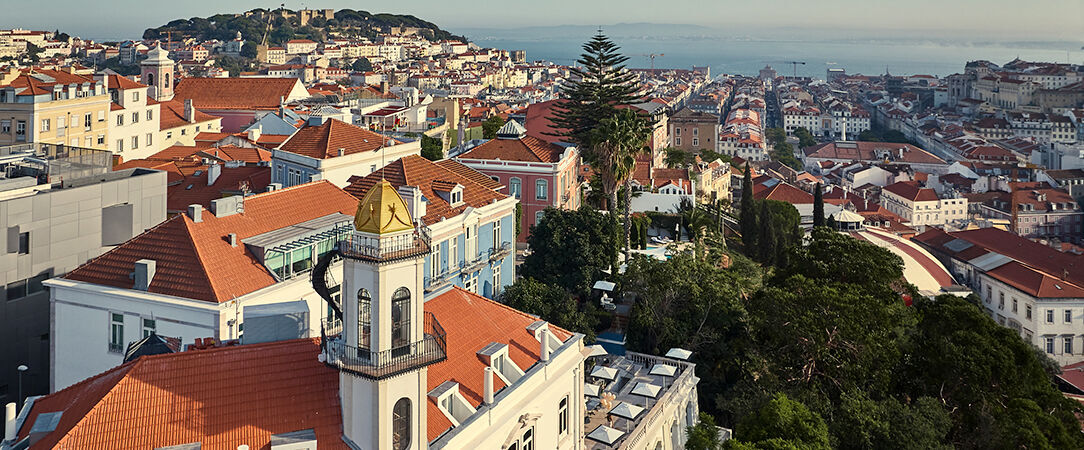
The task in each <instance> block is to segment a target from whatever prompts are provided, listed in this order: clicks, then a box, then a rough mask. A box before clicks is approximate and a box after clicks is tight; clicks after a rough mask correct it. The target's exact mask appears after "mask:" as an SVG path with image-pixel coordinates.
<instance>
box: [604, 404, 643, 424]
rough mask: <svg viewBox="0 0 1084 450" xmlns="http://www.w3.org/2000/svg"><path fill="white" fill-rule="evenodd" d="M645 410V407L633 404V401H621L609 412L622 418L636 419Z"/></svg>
mask: <svg viewBox="0 0 1084 450" xmlns="http://www.w3.org/2000/svg"><path fill="white" fill-rule="evenodd" d="M643 412H644V408H641V407H639V406H636V405H633V404H632V403H628V402H621V403H618V404H617V406H614V407H613V409H611V410H610V412H609V414H610V415H614V416H617V417H620V418H622V419H628V420H636V418H637V417H639V416H640V414H641V413H643Z"/></svg>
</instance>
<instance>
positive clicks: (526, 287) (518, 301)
mask: <svg viewBox="0 0 1084 450" xmlns="http://www.w3.org/2000/svg"><path fill="white" fill-rule="evenodd" d="M501 302H502V303H504V304H506V305H508V306H511V307H513V308H516V309H518V310H520V311H524V312H528V313H531V314H536V315H538V316H539V317H541V318H542V320H545V321H547V322H549V323H552V324H554V325H556V326H559V327H561V328H564V329H566V330H569V331H574V332H577V333H583V334H584V335H585V336H586V339H587V341H588V342H590V341H593V340H594V339H595V331H594V330H595V326H597V325H598V319H597V318H596V317H595V315H594V308H593V307H592V306H590V305H591V303H589V302H584V305H583V307H582V308H581V306H580V305H579V304H577V302H576V300H575V299H574V298H572V295H571V294H569V293H568V291H566V290H564V289H562V288H560V287H558V286H555V285H552V284H546V283H542V282H540V281H538V280H535V279H534V278H520V279H518V280H516V282H515V283H514V284H512V285H511V286H508V287H506V288H505V290H504V292H503V293H501Z"/></svg>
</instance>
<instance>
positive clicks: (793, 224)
mask: <svg viewBox="0 0 1084 450" xmlns="http://www.w3.org/2000/svg"><path fill="white" fill-rule="evenodd" d="M756 203H757V207H756V208H757V211H758V212H759V218H758V219H757V227H758V229H757V236H758V237H757V248H756V251H755V253H756V255H757V260H758V261H760V262H761V263H763V264H768V265H779V266H785V265H786V264H787V261H788V259H789V257H790V254H791V252H792V251H794V249H796V248H797V247H798V245H799V244H801V241H802V230H801V225H802V216H801V214H799V213H798V210H797V209H796V208H794V205H792V204H790V203H787V202H781V201H778V200H759V201H757V202H756ZM747 254H750V253H748V252H747Z"/></svg>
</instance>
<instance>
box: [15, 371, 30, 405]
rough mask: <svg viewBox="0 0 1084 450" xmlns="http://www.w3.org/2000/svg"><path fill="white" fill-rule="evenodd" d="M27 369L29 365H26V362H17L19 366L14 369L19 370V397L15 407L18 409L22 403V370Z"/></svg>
mask: <svg viewBox="0 0 1084 450" xmlns="http://www.w3.org/2000/svg"><path fill="white" fill-rule="evenodd" d="M29 369H30V368H29V367H26V364H19V367H16V368H15V370H18V371H19V399H18V402H17V403H16V409H19V407H21V406H22V405H23V372H26V371H27V370H29Z"/></svg>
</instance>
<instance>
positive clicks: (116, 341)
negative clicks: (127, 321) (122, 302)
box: [109, 313, 124, 352]
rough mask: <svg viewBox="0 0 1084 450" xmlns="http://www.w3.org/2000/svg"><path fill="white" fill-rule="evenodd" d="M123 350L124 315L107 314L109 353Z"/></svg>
mask: <svg viewBox="0 0 1084 450" xmlns="http://www.w3.org/2000/svg"><path fill="white" fill-rule="evenodd" d="M123 349H124V314H120V313H109V351H111V352H121V351H123Z"/></svg>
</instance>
